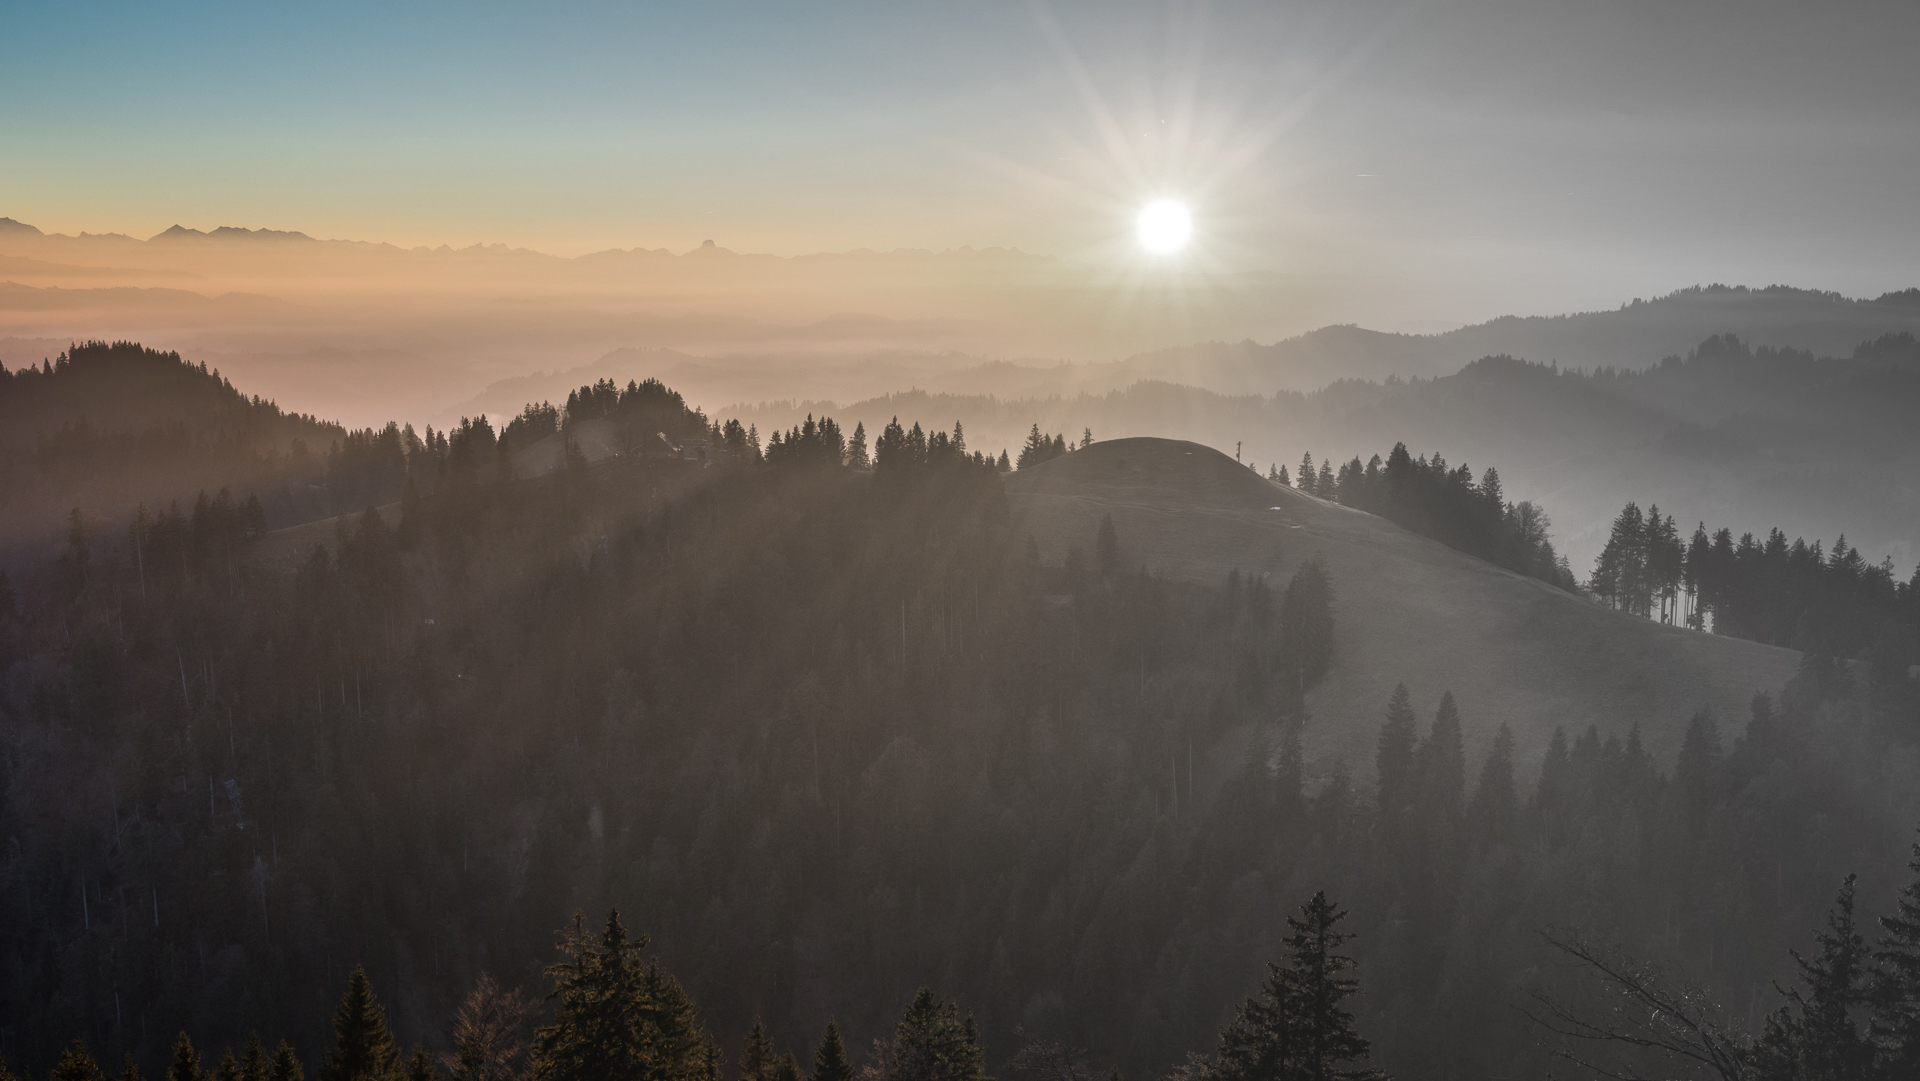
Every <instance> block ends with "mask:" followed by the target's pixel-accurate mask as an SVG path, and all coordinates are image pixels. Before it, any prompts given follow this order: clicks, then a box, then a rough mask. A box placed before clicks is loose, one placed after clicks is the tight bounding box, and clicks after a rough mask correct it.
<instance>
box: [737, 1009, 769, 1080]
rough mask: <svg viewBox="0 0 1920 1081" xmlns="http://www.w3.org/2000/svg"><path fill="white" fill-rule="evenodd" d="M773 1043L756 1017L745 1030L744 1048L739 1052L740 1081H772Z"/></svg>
mask: <svg viewBox="0 0 1920 1081" xmlns="http://www.w3.org/2000/svg"><path fill="white" fill-rule="evenodd" d="M772 1071H773V1041H772V1040H771V1039H769V1038H768V1036H767V1030H766V1027H765V1026H764V1025H762V1024H761V1023H760V1019H759V1018H758V1017H756V1018H754V1019H753V1027H752V1028H751V1029H748V1030H747V1043H746V1046H745V1047H743V1048H741V1050H740V1081H772Z"/></svg>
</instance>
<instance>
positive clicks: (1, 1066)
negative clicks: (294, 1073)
mask: <svg viewBox="0 0 1920 1081" xmlns="http://www.w3.org/2000/svg"><path fill="white" fill-rule="evenodd" d="M0 1081H12V1079H11V1077H10V1075H9V1074H8V1073H7V1064H6V1063H4V1062H0ZM120 1081H146V1076H145V1075H144V1074H142V1073H141V1072H140V1065H139V1063H136V1062H134V1061H133V1056H132V1055H131V1054H129V1055H127V1056H126V1058H125V1059H123V1060H122V1061H121V1064H120ZM261 1081H266V1079H265V1078H264V1077H262V1078H261Z"/></svg>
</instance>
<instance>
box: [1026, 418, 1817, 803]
mask: <svg viewBox="0 0 1920 1081" xmlns="http://www.w3.org/2000/svg"><path fill="white" fill-rule="evenodd" d="M1007 494H1008V502H1009V504H1010V506H1011V509H1012V514H1013V522H1014V528H1015V529H1016V530H1019V531H1022V532H1025V533H1028V534H1030V535H1031V536H1032V537H1033V538H1034V540H1035V542H1036V544H1037V545H1038V546H1039V549H1040V554H1041V558H1042V559H1043V560H1045V561H1047V562H1058V561H1059V560H1061V559H1062V558H1064V557H1065V555H1066V552H1067V550H1068V549H1069V547H1071V546H1078V547H1079V548H1081V549H1082V550H1083V551H1089V552H1090V551H1091V550H1092V547H1093V542H1094V535H1095V531H1096V530H1097V529H1098V527H1099V522H1100V519H1101V517H1102V516H1103V515H1107V514H1111V515H1112V516H1113V520H1114V525H1115V527H1116V529H1117V530H1118V532H1119V536H1120V542H1121V547H1122V560H1123V563H1125V564H1126V565H1128V566H1130V567H1139V566H1145V567H1147V568H1149V569H1151V570H1153V571H1156V572H1158V573H1162V574H1165V575H1168V576H1170V577H1175V578H1182V579H1191V580H1206V579H1218V578H1220V577H1221V576H1224V575H1226V574H1227V573H1228V572H1229V571H1231V570H1233V569H1236V568H1237V569H1239V570H1241V571H1242V572H1243V573H1245V572H1252V573H1260V574H1266V575H1269V576H1270V578H1271V580H1272V581H1273V583H1274V585H1275V587H1276V589H1278V588H1283V587H1284V586H1285V584H1286V581H1287V579H1288V577H1289V576H1291V575H1292V574H1293V572H1294V571H1295V570H1296V569H1297V568H1298V567H1299V566H1300V564H1301V563H1302V562H1304V561H1305V560H1307V559H1309V558H1311V557H1312V556H1313V555H1314V554H1316V553H1318V554H1320V555H1322V556H1323V557H1324V558H1325V560H1326V563H1327V567H1328V570H1329V572H1330V574H1331V576H1332V579H1333V586H1334V590H1335V597H1336V599H1335V617H1334V618H1335V626H1336V631H1335V636H1336V637H1335V660H1334V666H1333V671H1332V672H1331V673H1330V674H1329V675H1328V676H1327V677H1326V679H1325V680H1324V681H1322V682H1321V683H1320V684H1319V685H1318V686H1316V687H1315V688H1314V689H1313V691H1312V692H1311V693H1310V694H1309V695H1308V700H1307V708H1308V711H1309V713H1310V717H1311V719H1310V720H1309V723H1308V726H1307V730H1306V733H1305V741H1306V749H1307V755H1308V760H1309V768H1310V771H1311V772H1313V773H1315V774H1318V775H1322V776H1324V775H1325V773H1326V772H1327V770H1328V769H1329V768H1330V767H1331V765H1332V762H1333V760H1334V758H1335V757H1336V756H1338V757H1342V758H1344V759H1345V760H1346V761H1347V763H1348V764H1349V765H1350V766H1351V767H1352V768H1353V769H1354V772H1355V775H1356V776H1357V777H1361V778H1367V777H1370V775H1371V772H1372V765H1373V753H1374V743H1375V740H1376V738H1377V736H1378V733H1379V729H1380V724H1381V720H1382V717H1383V714H1384V712H1385V707H1386V703H1387V699H1388V697H1389V696H1390V695H1391V694H1392V692H1393V688H1394V685H1395V684H1396V683H1398V682H1400V681H1403V680H1404V681H1405V682H1406V684H1407V686H1408V687H1409V689H1411V690H1412V692H1413V695H1414V699H1415V702H1416V704H1417V706H1418V708H1419V709H1420V711H1421V713H1422V715H1423V717H1427V718H1430V717H1431V713H1432V710H1433V707H1434V705H1435V703H1436V702H1437V701H1438V700H1439V697H1440V694H1441V692H1442V691H1447V690H1451V691H1452V692H1453V693H1454V697H1455V698H1456V699H1457V700H1458V702H1459V705H1460V709H1461V713H1462V716H1463V722H1464V724H1465V729H1466V737H1467V752H1468V761H1469V763H1477V761H1478V759H1479V758H1480V757H1481V756H1482V755H1484V753H1485V751H1486V748H1487V746H1488V745H1489V743H1490V742H1491V740H1492V738H1493V734H1494V732H1495V731H1496V730H1497V729H1498V727H1499V725H1501V724H1502V723H1505V724H1510V725H1512V726H1513V731H1514V736H1515V738H1516V742H1517V750H1518V758H1519V764H1520V766H1521V769H1522V771H1523V772H1522V776H1527V775H1530V773H1531V772H1532V770H1533V768H1534V767H1535V766H1537V765H1538V763H1539V760H1540V757H1541V755H1542V753H1543V752H1544V751H1545V749H1546V747H1547V744H1548V743H1549V742H1550V741H1551V739H1552V737H1553V732H1554V729H1555V728H1557V727H1565V728H1567V729H1568V733H1569V736H1571V735H1573V734H1575V733H1576V732H1577V731H1578V730H1584V729H1585V728H1586V727H1587V726H1588V725H1590V724H1591V725H1597V726H1598V727H1599V729H1600V731H1601V732H1602V733H1603V734H1605V733H1609V732H1612V733H1616V734H1618V735H1620V736H1621V737H1622V738H1623V739H1624V738H1625V736H1626V734H1627V731H1628V729H1629V728H1630V727H1631V726H1632V725H1633V724H1635V723H1638V724H1639V725H1640V726H1641V735H1642V738H1643V740H1644V741H1645V742H1646V744H1647V747H1648V749H1649V750H1650V751H1652V752H1653V753H1654V754H1655V755H1656V756H1658V757H1660V758H1661V759H1662V760H1665V761H1670V760H1671V757H1672V755H1673V754H1674V752H1675V751H1677V750H1678V748H1679V744H1680V740H1681V737H1682V735H1683V734H1684V732H1685V730H1686V724H1687V721H1688V719H1689V717H1690V716H1691V715H1692V713H1693V712H1694V711H1695V710H1697V709H1699V708H1701V707H1703V706H1704V707H1709V708H1711V709H1713V710H1715V711H1716V712H1717V713H1718V715H1719V716H1720V717H1722V718H1723V719H1726V720H1728V721H1729V722H1730V723H1733V724H1735V725H1736V726H1737V725H1738V724H1739V723H1743V722H1744V718H1745V714H1746V709H1747V705H1748V703H1749V701H1750V700H1751V698H1752V696H1753V694H1754V693H1755V692H1756V691H1763V690H1764V691H1777V690H1778V689H1779V688H1780V687H1781V686H1782V685H1783V684H1784V683H1785V682H1786V680H1787V679H1788V678H1789V677H1790V676H1791V675H1792V674H1793V673H1794V671H1795V669H1796V668H1797V666H1798V664H1799V660H1800V655H1799V654H1798V653H1797V652H1795V651H1793V650H1787V649H1779V648H1775V647H1772V646H1765V645H1760V644H1758V643H1754V642H1747V641H1742V640H1739V639H1734V638H1723V637H1718V636H1715V635H1710V634H1703V633H1699V632H1696V631H1690V630H1686V629H1683V628H1678V627H1667V626H1661V625H1659V624H1656V623H1652V622H1650V621H1647V620H1644V619H1639V618H1637V617H1633V616H1629V615H1625V614H1622V613H1619V612H1615V611H1611V610H1609V609H1606V608H1603V607H1601V606H1599V605H1597V604H1594V603H1592V602H1590V601H1587V600H1584V599H1581V598H1579V597H1575V596H1571V595H1569V594H1566V593H1563V592H1561V591H1559V590H1557V589H1555V588H1553V587H1552V586H1549V585H1546V584H1545V583H1543V582H1539V581H1535V580H1533V579H1530V578H1525V577H1522V576H1520V575H1517V574H1513V573H1511V572H1509V571H1506V570H1502V569H1501V568H1499V567H1496V566H1493V565H1492V564H1489V563H1485V562H1482V561H1480V560H1478V559H1475V558H1473V557H1471V556H1468V555H1464V554H1462V553H1460V552H1456V551H1454V550H1453V549H1451V548H1448V547H1446V546H1445V545H1442V544H1440V543H1439V542H1437V541H1433V540H1428V539H1427V538H1425V537H1421V536H1418V535H1416V534H1414V533H1411V532H1408V531H1407V530H1405V529H1402V528H1401V527H1399V526H1397V525H1395V524H1393V523H1391V522H1389V521H1387V520H1385V519H1383V518H1378V517H1375V516H1373V515H1371V514H1367V513H1364V512H1361V511H1357V510H1352V509H1349V508H1346V507H1342V506H1339V505H1337V504H1334V503H1329V502H1326V501H1323V500H1320V499H1316V498H1314V497H1312V496H1308V495H1303V494H1302V493H1300V492H1298V491H1295V490H1294V489H1291V488H1283V487H1281V486H1279V485H1277V484H1273V483H1270V482H1268V481H1266V480H1264V479H1262V478H1261V477H1260V476H1258V475H1256V474H1255V473H1253V472H1252V471H1251V470H1248V469H1246V468H1244V467H1242V466H1240V465H1239V464H1237V463H1236V462H1234V461H1233V459H1231V458H1228V457H1227V456H1225V455H1223V454H1221V453H1220V452H1218V451H1215V450H1213V449H1211V448H1209V447H1205V446H1202V445H1200V444H1197V443H1188V442H1182V441H1177V440H1168V439H1147V438H1141V439H1117V440H1112V441H1109V442H1102V443H1095V444H1093V445H1092V446H1091V447H1089V448H1087V449H1085V450H1081V451H1076V452H1074V453H1072V454H1068V455H1066V456H1065V457H1062V458H1058V459H1055V460H1054V461H1051V462H1048V463H1046V464H1045V465H1042V466H1038V467H1035V468H1031V469H1026V470H1021V471H1020V472H1018V473H1015V474H1014V475H1013V476H1012V477H1010V478H1009V480H1008V483H1007ZM1221 753H1231V752H1230V751H1229V750H1228V749H1226V748H1222V749H1221ZM1470 768H1471V767H1470Z"/></svg>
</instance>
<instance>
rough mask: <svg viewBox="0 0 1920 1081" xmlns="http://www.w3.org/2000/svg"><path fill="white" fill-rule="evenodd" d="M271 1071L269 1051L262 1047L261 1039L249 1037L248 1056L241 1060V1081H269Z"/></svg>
mask: <svg viewBox="0 0 1920 1081" xmlns="http://www.w3.org/2000/svg"><path fill="white" fill-rule="evenodd" d="M270 1070H271V1064H270V1063H269V1062H268V1061H267V1050H266V1048H264V1047H262V1046H260V1037H259V1036H248V1037H247V1050H246V1054H245V1055H243V1056H242V1057H241V1059H240V1081H268V1077H267V1075H268V1073H269V1071H270Z"/></svg>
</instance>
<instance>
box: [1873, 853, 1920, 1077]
mask: <svg viewBox="0 0 1920 1081" xmlns="http://www.w3.org/2000/svg"><path fill="white" fill-rule="evenodd" d="M1912 853H1913V858H1912V859H1911V860H1910V861H1909V862H1908V863H1907V869H1908V870H1909V871H1912V872H1913V878H1912V879H1911V880H1910V881H1909V882H1908V883H1907V884H1906V885H1905V886H1903V887H1901V889H1900V893H1899V895H1898V898H1897V900H1896V902H1895V911H1894V913H1893V914H1892V915H1890V916H1882V917H1880V948H1879V950H1877V951H1875V953H1874V960H1875V961H1876V962H1877V965H1876V966H1875V973H1874V979H1873V986H1872V1007H1873V1008H1872V1012H1871V1015H1870V1021H1869V1029H1868V1031H1869V1033H1870V1035H1871V1037H1872V1039H1873V1046H1874V1050H1875V1051H1876V1052H1877V1055H1878V1058H1879V1061H1880V1074H1881V1076H1882V1077H1886V1078H1896V1077H1920V844H1915V845H1914V846H1913V848H1912Z"/></svg>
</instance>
